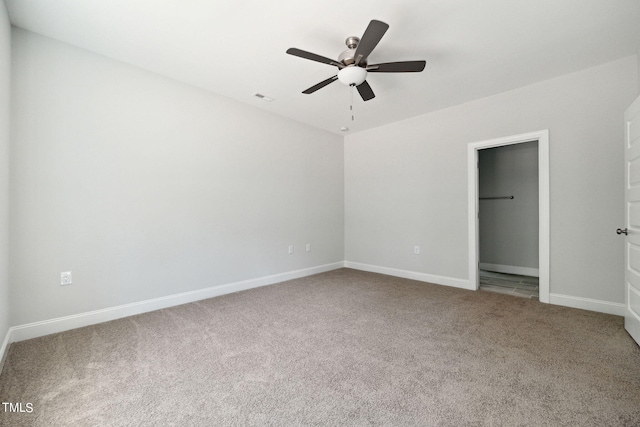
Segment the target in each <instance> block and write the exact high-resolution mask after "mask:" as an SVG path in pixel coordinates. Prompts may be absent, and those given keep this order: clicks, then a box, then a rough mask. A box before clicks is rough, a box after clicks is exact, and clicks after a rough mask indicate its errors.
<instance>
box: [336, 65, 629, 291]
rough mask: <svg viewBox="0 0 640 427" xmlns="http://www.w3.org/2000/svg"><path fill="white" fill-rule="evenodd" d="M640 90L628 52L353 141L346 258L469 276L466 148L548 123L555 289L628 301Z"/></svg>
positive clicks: (348, 143) (348, 147) (348, 140)
mask: <svg viewBox="0 0 640 427" xmlns="http://www.w3.org/2000/svg"><path fill="white" fill-rule="evenodd" d="M425 78H428V75H427V77H425ZM637 86H638V81H637V58H636V57H635V56H632V57H628V58H625V59H621V60H618V61H615V62H611V63H607V64H603V65H601V66H597V67H594V68H590V69H587V70H584V71H580V72H577V73H572V74H568V75H565V76H562V77H558V78H555V79H552V80H548V81H544V82H541V83H538V84H535V85H531V86H527V87H523V88H519V89H517V90H513V91H509V92H506V93H503V94H499V95H496V96H492V97H487V98H483V99H480V100H478V101H474V102H470V103H467V104H462V105H459V106H456V107H452V108H449V109H445V110H441V111H437V112H434V113H431V114H426V115H422V116H418V117H415V118H412V119H409V120H404V121H401V122H397V123H394V124H390V125H386V126H381V127H379V128H376V129H372V130H369V131H364V132H359V133H357V134H354V135H349V136H346V137H345V200H346V204H345V242H346V245H345V256H346V259H347V260H348V261H352V262H359V263H366V264H372V265H378V266H385V267H391V268H396V269H402V270H408V271H414V272H420V273H428V274H433V275H439V276H444V277H452V278H459V279H467V280H468V277H469V265H468V262H469V261H468V245H469V239H468V227H467V215H468V206H467V203H468V202H467V146H468V144H469V143H473V142H479V141H484V140H489V139H494V138H499V137H506V136H510V135H517V134H521V133H526V132H533V131H538V130H542V129H549V132H550V143H549V144H550V168H551V171H550V185H551V190H550V191H551V200H550V211H551V218H550V226H551V242H550V245H551V247H550V253H551V260H550V264H551V265H550V290H551V293H556V294H561V295H570V296H574V297H584V298H592V299H596V300H601V301H609V302H615V303H622V302H623V301H624V287H623V283H624V275H623V264H624V263H623V256H624V252H623V244H624V239H620V238H619V236H617V235H616V234H615V229H616V228H617V227H620V225H619V224H622V223H623V219H624V217H623V209H622V206H623V204H624V203H623V201H624V194H623V152H622V146H623V138H624V132H623V114H624V110H625V109H626V108H627V107H628V106H629V105H630V104H631V102H632V101H633V100H634V98H635V97H636V94H637V90H638V87H637ZM414 245H421V246H422V251H421V253H420V254H419V255H415V254H413V246H414Z"/></svg>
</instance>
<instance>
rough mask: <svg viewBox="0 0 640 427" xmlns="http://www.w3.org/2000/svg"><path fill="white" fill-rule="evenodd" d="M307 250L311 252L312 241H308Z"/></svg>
mask: <svg viewBox="0 0 640 427" xmlns="http://www.w3.org/2000/svg"><path fill="white" fill-rule="evenodd" d="M307 252H311V243H307Z"/></svg>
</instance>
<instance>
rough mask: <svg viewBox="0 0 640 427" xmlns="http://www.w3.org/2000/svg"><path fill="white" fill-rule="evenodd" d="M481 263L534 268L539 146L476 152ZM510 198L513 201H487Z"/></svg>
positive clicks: (529, 143)
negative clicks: (497, 197)
mask: <svg viewBox="0 0 640 427" xmlns="http://www.w3.org/2000/svg"><path fill="white" fill-rule="evenodd" d="M478 164H479V173H478V175H479V180H478V183H479V194H480V198H481V199H480V202H479V203H480V209H479V213H480V218H479V230H478V231H479V237H480V238H479V240H480V242H479V246H480V262H481V263H488V264H497V265H500V266H509V267H527V268H534V269H537V268H538V258H539V256H538V255H539V254H538V142H537V141H531V142H526V143H521V144H513V145H507V146H504V147H496V148H488V149H484V150H479V151H478ZM496 196H503V197H504V196H513V197H514V198H513V199H485V200H482V198H486V197H496Z"/></svg>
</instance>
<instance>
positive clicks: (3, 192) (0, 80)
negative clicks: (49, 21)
mask: <svg viewBox="0 0 640 427" xmlns="http://www.w3.org/2000/svg"><path fill="white" fill-rule="evenodd" d="M10 63H11V26H10V24H9V16H8V14H7V10H6V8H5V4H4V2H0V346H1V345H2V342H3V341H4V338H5V336H6V335H7V331H8V330H9V326H10V323H9V92H10V89H9V88H10V84H9V79H10V65H9V64H10ZM2 356H3V355H2V354H0V359H2ZM0 368H1V366H0Z"/></svg>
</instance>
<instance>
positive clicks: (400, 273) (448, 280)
mask: <svg viewBox="0 0 640 427" xmlns="http://www.w3.org/2000/svg"><path fill="white" fill-rule="evenodd" d="M344 266H345V267H346V268H353V269H355V270H362V271H369V272H371V273H380V274H386V275H388V276H395V277H402V278H404V279H412V280H419V281H421V282H429V283H435V284H436V285H445V286H452V287H454V288H462V289H469V290H474V291H475V287H473V286H472V285H471V284H470V283H469V280H468V279H457V278H454V277H446V276H437V275H435V274H427V273H419V272H417V271H408V270H400V269H397V268H391V267H380V266H378V265H371V264H362V263H359V262H352V261H345V262H344Z"/></svg>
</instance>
